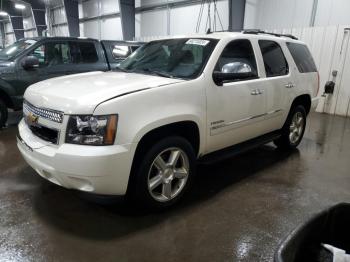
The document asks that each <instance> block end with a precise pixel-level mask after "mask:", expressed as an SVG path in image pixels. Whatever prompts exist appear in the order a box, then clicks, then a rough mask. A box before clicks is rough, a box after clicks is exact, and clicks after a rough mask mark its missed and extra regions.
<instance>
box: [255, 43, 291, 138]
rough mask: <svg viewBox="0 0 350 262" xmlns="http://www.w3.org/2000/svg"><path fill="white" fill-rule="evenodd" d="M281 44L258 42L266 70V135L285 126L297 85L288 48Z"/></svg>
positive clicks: (264, 128) (264, 81)
mask: <svg viewBox="0 0 350 262" xmlns="http://www.w3.org/2000/svg"><path fill="white" fill-rule="evenodd" d="M281 44H282V43H281ZM281 44H280V43H278V42H277V41H272V40H259V41H258V46H259V49H260V51H261V55H262V59H263V64H264V68H265V78H264V79H263V81H262V83H261V84H262V85H263V86H264V90H265V92H266V116H265V121H264V125H263V127H262V128H263V131H264V133H268V132H271V131H275V130H277V129H280V128H281V127H282V126H283V124H284V121H285V117H286V115H287V114H288V111H289V105H290V104H291V99H292V98H293V89H294V88H295V87H296V85H297V83H296V82H295V80H294V79H295V77H293V68H291V67H290V65H289V64H288V62H287V59H286V55H285V54H286V53H287V50H286V46H285V45H284V46H283V45H281Z"/></svg>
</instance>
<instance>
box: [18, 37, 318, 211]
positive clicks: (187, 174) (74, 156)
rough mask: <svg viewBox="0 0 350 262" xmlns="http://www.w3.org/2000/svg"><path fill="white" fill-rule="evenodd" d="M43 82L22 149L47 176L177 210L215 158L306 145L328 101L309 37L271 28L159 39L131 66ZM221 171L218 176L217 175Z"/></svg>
mask: <svg viewBox="0 0 350 262" xmlns="http://www.w3.org/2000/svg"><path fill="white" fill-rule="evenodd" d="M119 69H120V72H91V73H85V74H79V75H74V76H65V77H61V78H55V79H51V80H46V81H43V82H40V83H37V84H34V85H32V86H31V87H30V88H29V89H27V91H26V93H25V95H24V97H25V101H24V110H23V112H24V119H23V120H22V121H21V122H20V124H19V126H18V127H19V136H18V148H19V150H20V152H21V153H22V155H23V157H24V158H25V160H26V161H27V162H28V164H29V165H31V166H32V167H33V168H34V169H35V170H36V171H37V172H38V173H39V175H41V176H42V177H44V178H45V179H47V180H49V181H51V182H53V183H55V184H58V185H61V186H63V187H66V188H72V189H77V190H82V191H86V192H92V193H97V194H106V195H125V194H127V196H128V197H130V198H131V199H135V200H137V201H139V202H142V203H144V204H147V205H150V206H155V207H165V206H169V205H172V204H174V203H175V202H176V201H178V200H179V199H180V198H181V197H182V195H183V194H184V193H185V191H186V190H187V189H188V188H189V185H190V184H191V182H192V180H193V177H194V174H195V167H196V160H199V161H206V162H210V161H213V160H218V159H222V158H224V157H229V156H232V155H233V154H235V153H237V152H242V151H243V150H246V149H248V148H251V147H252V146H256V145H260V144H264V143H267V142H270V141H274V142H275V144H276V145H277V146H278V147H280V148H285V149H292V148H295V147H297V146H298V145H299V143H300V141H301V139H302V137H303V134H304V130H305V125H306V116H307V115H308V113H309V112H310V110H311V109H312V108H315V106H316V104H317V97H316V95H317V93H318V88H319V84H318V73H317V69H316V66H315V64H314V61H313V59H312V56H311V54H310V52H309V50H308V48H307V47H306V45H305V44H304V43H302V42H300V41H298V40H295V39H293V38H290V37H287V36H279V37H277V36H271V35H268V34H265V33H262V32H252V31H248V32H244V33H213V34H207V35H203V36H198V35H197V36H194V37H183V38H170V39H164V40H158V41H152V42H150V43H148V44H146V45H144V46H142V47H141V48H139V49H138V50H137V51H136V52H135V53H133V55H131V56H129V57H128V58H127V59H126V60H125V61H123V62H122V63H121V64H120V66H119ZM213 176H215V174H213Z"/></svg>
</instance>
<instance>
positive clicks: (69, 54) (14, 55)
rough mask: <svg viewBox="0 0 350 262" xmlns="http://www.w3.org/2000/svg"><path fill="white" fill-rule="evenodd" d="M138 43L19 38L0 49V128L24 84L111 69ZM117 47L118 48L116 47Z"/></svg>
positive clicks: (17, 106) (19, 101)
mask: <svg viewBox="0 0 350 262" xmlns="http://www.w3.org/2000/svg"><path fill="white" fill-rule="evenodd" d="M140 45H141V43H137V42H122V41H101V42H99V41H97V40H94V39H87V38H72V37H35V38H27V39H22V40H19V41H17V42H15V43H14V44H13V45H10V46H8V47H6V48H5V49H3V50H2V51H0V128H1V127H2V126H3V125H5V123H6V120H7V115H8V110H7V109H8V108H11V109H14V110H18V109H21V108H22V102H23V94H24V91H25V90H26V88H27V87H28V86H29V85H31V84H34V83H36V82H39V81H42V80H45V79H49V78H53V77H58V76H62V75H68V74H76V73H82V72H88V71H107V70H110V69H114V68H115V67H116V66H117V65H118V64H119V63H120V62H121V61H122V60H123V59H125V58H126V57H127V56H128V55H129V54H130V53H131V51H132V50H135V49H136V48H137V47H139V46H140ZM118 50H121V51H118Z"/></svg>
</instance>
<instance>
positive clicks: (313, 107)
mask: <svg viewBox="0 0 350 262" xmlns="http://www.w3.org/2000/svg"><path fill="white" fill-rule="evenodd" d="M319 101H320V97H314V98H312V99H311V111H315V110H316V107H317V105H318V102H319Z"/></svg>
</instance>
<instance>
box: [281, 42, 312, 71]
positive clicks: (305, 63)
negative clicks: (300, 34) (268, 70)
mask: <svg viewBox="0 0 350 262" xmlns="http://www.w3.org/2000/svg"><path fill="white" fill-rule="evenodd" d="M287 47H288V49H289V51H290V53H291V55H292V57H293V59H294V62H295V64H296V65H297V67H298V70H299V72H300V73H310V72H317V68H316V65H315V62H314V59H313V58H312V55H311V53H310V51H309V49H308V48H307V46H306V45H303V44H297V43H287Z"/></svg>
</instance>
